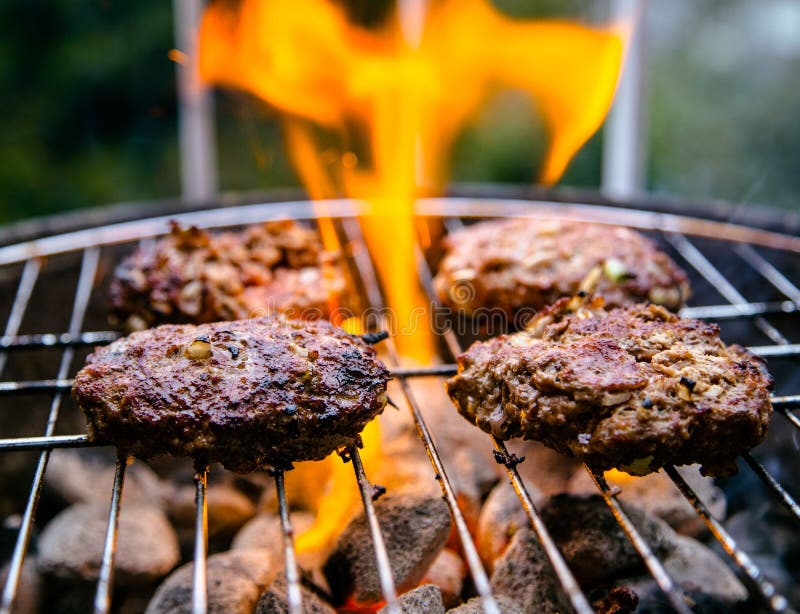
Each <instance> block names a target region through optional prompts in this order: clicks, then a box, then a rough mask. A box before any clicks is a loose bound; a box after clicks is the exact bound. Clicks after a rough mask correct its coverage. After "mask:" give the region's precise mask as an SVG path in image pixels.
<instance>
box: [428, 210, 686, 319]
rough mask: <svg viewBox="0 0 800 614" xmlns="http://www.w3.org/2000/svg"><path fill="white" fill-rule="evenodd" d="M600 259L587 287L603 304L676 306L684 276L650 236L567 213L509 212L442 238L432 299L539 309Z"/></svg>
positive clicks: (566, 292) (467, 307)
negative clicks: (552, 216)
mask: <svg viewBox="0 0 800 614" xmlns="http://www.w3.org/2000/svg"><path fill="white" fill-rule="evenodd" d="M595 267H600V268H601V270H602V273H603V274H602V275H601V276H600V278H599V281H598V285H597V287H596V288H595V290H594V291H595V292H596V293H597V294H600V295H602V296H603V297H604V298H605V299H606V304H608V305H614V306H622V305H627V304H630V303H636V302H641V301H649V302H651V303H656V304H659V305H664V306H665V307H667V308H669V309H672V310H673V311H675V310H677V309H679V308H680V307H681V306H682V305H683V304H684V302H685V301H686V299H687V298H688V297H689V281H688V278H687V276H686V273H684V272H683V271H682V270H681V269H679V268H678V266H677V265H676V264H675V263H674V262H673V261H672V260H671V259H670V258H669V256H667V255H666V254H665V253H663V252H661V251H659V250H658V248H657V247H656V245H655V243H653V242H652V241H650V240H649V239H648V238H646V237H644V236H643V235H641V234H639V233H637V232H635V231H633V230H630V229H628V228H621V227H615V226H605V225H602V224H588V223H583V222H571V221H567V220H545V219H532V218H515V219H510V220H501V221H489V222H481V223H479V224H475V225H473V226H470V227H468V228H465V229H464V230H461V231H458V232H455V233H453V234H452V235H450V236H449V237H447V239H446V240H445V256H444V259H443V260H442V262H441V265H440V267H439V272H438V275H437V276H436V278H435V280H434V286H435V288H436V292H437V294H438V295H439V299H440V300H441V301H442V302H443V303H444V304H445V305H448V306H449V307H451V308H453V309H461V310H464V311H466V312H467V314H473V313H474V312H475V310H476V309H478V308H493V309H501V310H502V311H503V312H505V313H506V314H507V315H509V316H513V315H514V314H515V312H516V311H517V310H518V309H519V308H521V307H531V308H533V309H539V308H541V307H545V306H546V305H550V304H552V303H553V302H555V301H556V300H557V299H559V298H561V297H563V296H572V295H573V294H575V293H576V292H577V291H578V289H579V286H580V285H581V282H582V281H583V280H584V279H585V278H586V276H587V275H588V274H589V273H590V272H591V271H592V269H593V268H595Z"/></svg>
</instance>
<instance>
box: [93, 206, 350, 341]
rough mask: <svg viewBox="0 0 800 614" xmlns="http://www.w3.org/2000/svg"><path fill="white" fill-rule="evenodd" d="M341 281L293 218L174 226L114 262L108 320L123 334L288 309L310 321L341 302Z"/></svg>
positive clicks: (330, 260)
mask: <svg viewBox="0 0 800 614" xmlns="http://www.w3.org/2000/svg"><path fill="white" fill-rule="evenodd" d="M344 291H345V280H344V277H343V273H342V270H341V268H340V267H339V266H338V264H337V263H336V259H335V256H334V254H331V253H329V252H325V251H323V249H322V245H321V244H320V242H319V239H318V237H317V234H316V233H315V232H314V231H312V230H311V229H309V228H305V227H303V226H300V225H299V224H296V223H295V222H292V221H283V222H267V223H264V224H255V225H252V226H248V227H246V228H244V229H243V230H241V231H238V232H223V233H218V234H212V233H209V232H206V231H205V230H200V229H198V228H194V227H192V228H188V229H184V228H181V227H180V226H179V225H178V224H177V223H173V225H172V232H171V233H170V234H169V235H167V236H166V237H164V238H162V239H160V240H158V241H156V242H155V244H153V245H150V246H144V247H140V248H139V249H137V250H136V251H135V252H134V253H133V254H131V255H130V256H128V257H127V258H126V259H125V260H123V262H122V263H121V264H120V265H119V267H117V270H116V272H115V275H114V280H113V281H112V284H111V288H110V302H111V310H110V314H109V319H110V320H111V323H112V324H113V325H114V326H117V327H118V328H121V329H123V330H126V331H128V332H130V331H134V330H144V329H145V328H148V327H151V326H156V325H158V324H168V323H172V324H183V323H190V324H201V323H204V322H216V321H218V320H240V319H244V318H249V317H254V316H264V315H268V314H277V313H287V312H290V317H293V318H303V319H317V318H320V317H323V316H326V315H328V314H329V311H330V309H331V308H332V307H335V306H336V305H337V304H338V303H340V299H341V296H342V295H343V293H344Z"/></svg>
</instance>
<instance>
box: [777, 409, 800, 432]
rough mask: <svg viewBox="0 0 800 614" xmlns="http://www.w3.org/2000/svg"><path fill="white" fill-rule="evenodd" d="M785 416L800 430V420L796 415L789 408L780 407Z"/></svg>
mask: <svg viewBox="0 0 800 614" xmlns="http://www.w3.org/2000/svg"><path fill="white" fill-rule="evenodd" d="M778 409H779V410H780V412H781V414H782V415H783V417H784V418H786V419H787V420H788V421H789V422H790V423H791V424H792V425H793V426H794V427H795V428H796V429H800V418H798V417H797V415H796V414H793V413H792V412H791V411H790V410H789V408H788V407H783V406H781V407H779V408H778Z"/></svg>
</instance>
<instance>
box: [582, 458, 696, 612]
mask: <svg viewBox="0 0 800 614" xmlns="http://www.w3.org/2000/svg"><path fill="white" fill-rule="evenodd" d="M584 466H585V467H586V471H587V472H588V473H589V475H590V476H591V478H592V480H593V481H594V483H595V486H597V488H598V489H599V490H600V494H602V495H603V499H605V502H606V504H607V505H608V507H609V508H610V509H611V513H612V514H614V518H615V519H616V521H617V523H618V524H619V525H620V526H621V527H622V530H623V531H625V534H626V535H627V536H628V539H629V540H630V542H631V543H632V544H633V547H634V548H636V551H637V552H638V553H639V555H640V556H641V557H642V559H643V560H644V563H645V565H647V569H649V570H650V574H651V575H652V576H653V578H654V579H655V581H656V584H658V587H659V588H660V589H661V591H662V592H663V593H664V594H665V595H666V596H667V598H668V599H669V602H670V604H671V605H672V607H673V608H675V610H676V611H677V612H680V613H681V614H691V612H692V610H691V608H689V606H688V605H687V604H686V599H685V598H684V596H683V593H682V592H681V590H680V589H679V588H678V587H677V586H676V585H675V581H674V580H673V579H672V577H671V576H670V575H669V572H667V570H666V569H665V568H664V565H663V564H662V563H661V561H659V560H658V557H656V555H655V554H653V551H652V550H651V549H650V546H649V545H648V544H647V542H646V541H645V539H644V538H643V537H642V535H641V534H640V533H639V532H638V531H637V530H636V527H635V526H634V524H633V522H632V521H631V519H630V517H629V516H628V514H627V513H626V512H625V510H624V509H623V508H622V505H620V502H619V501H617V499H616V494H615V493H612V492H611V489H610V488H609V487H608V483H607V482H606V478H605V476H604V475H603V473H602V472H600V471H594V470H593V469H590V468H589V467H588V466H586V465H584Z"/></svg>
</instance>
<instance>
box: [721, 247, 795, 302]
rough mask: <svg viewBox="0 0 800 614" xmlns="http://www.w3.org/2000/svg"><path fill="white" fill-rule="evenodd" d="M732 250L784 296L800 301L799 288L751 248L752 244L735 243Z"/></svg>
mask: <svg viewBox="0 0 800 614" xmlns="http://www.w3.org/2000/svg"><path fill="white" fill-rule="evenodd" d="M734 251H735V252H736V253H737V254H739V256H741V257H742V259H743V260H744V261H745V262H747V264H749V265H750V266H752V267H753V268H754V269H755V270H756V271H758V272H759V273H761V275H762V276H763V277H764V278H765V279H766V280H767V281H769V283H771V284H772V285H773V286H775V287H776V288H777V289H778V290H780V291H781V292H783V294H784V295H785V296H788V297H789V298H790V299H792V301H794V302H795V303H800V288H798V287H797V286H796V285H795V284H793V283H792V282H791V281H789V278H788V277H786V276H785V275H784V274H783V273H781V272H780V271H779V270H778V269H776V268H775V266H774V265H772V264H771V263H769V262H767V260H766V259H765V258H764V256H762V255H761V254H759V253H758V252H757V251H756V250H755V249H753V246H752V245H747V244H741V245H737V246H736V247H734Z"/></svg>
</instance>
